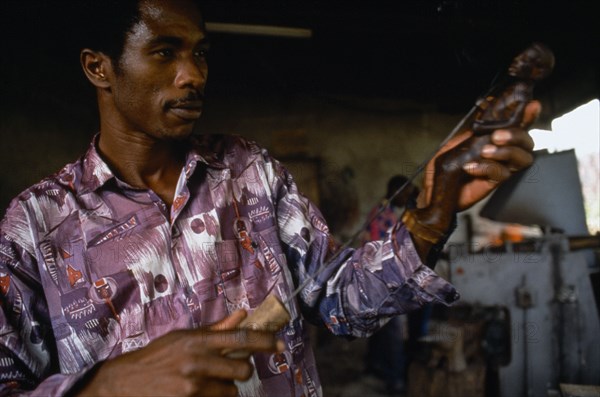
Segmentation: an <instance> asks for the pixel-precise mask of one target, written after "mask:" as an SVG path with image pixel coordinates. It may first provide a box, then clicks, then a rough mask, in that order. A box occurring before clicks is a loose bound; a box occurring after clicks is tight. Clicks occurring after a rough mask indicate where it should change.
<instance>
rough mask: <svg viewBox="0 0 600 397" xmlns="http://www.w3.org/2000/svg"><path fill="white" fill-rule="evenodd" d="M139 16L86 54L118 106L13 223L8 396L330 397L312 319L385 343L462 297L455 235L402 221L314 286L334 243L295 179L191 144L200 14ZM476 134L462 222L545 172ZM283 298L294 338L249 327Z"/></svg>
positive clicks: (182, 6)
mask: <svg viewBox="0 0 600 397" xmlns="http://www.w3.org/2000/svg"><path fill="white" fill-rule="evenodd" d="M116 4H118V5H121V4H129V2H116ZM125 8H126V7H125ZM133 11H134V13H133V14H132V15H126V17H127V18H126V19H127V21H128V25H126V26H125V28H123V29H122V30H119V31H111V30H110V29H109V28H108V27H107V28H106V30H107V31H106V32H105V33H106V35H105V36H106V37H110V38H114V39H117V40H122V41H120V42H117V45H116V46H114V45H115V42H114V40H112V44H113V46H114V47H111V48H109V47H106V48H102V47H99V46H100V44H98V46H95V47H87V48H85V49H84V50H82V52H81V64H82V67H83V70H84V73H85V74H86V76H87V78H88V79H89V81H90V82H91V83H92V84H93V85H94V86H95V87H96V91H97V98H98V106H99V112H100V132H99V134H98V135H97V136H96V137H95V138H94V140H93V142H92V145H91V146H90V149H89V150H88V152H87V153H86V154H85V155H84V156H83V157H82V158H81V159H80V160H78V161H77V162H75V163H73V164H69V165H67V166H66V167H65V168H64V169H63V170H61V171H60V172H59V173H57V174H56V175H53V176H51V177H49V178H48V179H45V180H44V181H42V182H41V183H39V184H37V185H35V186H33V187H32V188H30V189H28V190H26V191H25V192H24V193H22V194H21V195H20V196H19V197H17V198H16V199H15V200H13V202H12V203H11V205H10V207H9V209H8V210H7V214H6V217H5V219H4V220H3V222H2V225H1V228H0V280H1V283H0V286H1V288H0V291H1V295H0V298H1V299H2V309H3V310H2V314H1V316H0V325H1V327H0V329H1V332H0V345H1V349H0V365H1V366H2V378H1V379H2V385H1V386H0V387H1V390H2V393H3V394H11V393H14V394H25V393H27V392H28V391H31V394H34V395H64V394H69V395H82V396H86V395H87V396H104V395H110V396H115V395H118V396H126V395H136V396H141V395H161V396H165V395H203V396H204V395H235V394H236V393H239V394H240V395H246V396H260V395H274V396H283V395H319V394H320V390H321V388H320V382H319V379H318V375H317V372H316V368H315V363H314V358H313V354H312V352H311V349H310V345H309V344H308V343H307V339H306V333H305V329H304V320H305V319H311V320H313V321H317V322H320V323H322V324H325V325H326V326H327V327H328V328H329V329H330V330H331V331H332V332H333V333H335V334H338V335H352V336H367V335H370V334H371V333H372V332H373V331H375V330H376V329H377V328H378V327H380V326H381V325H382V324H383V323H385V322H386V321H387V320H388V319H389V318H390V317H393V316H395V315H396V314H399V313H403V312H406V311H408V310H412V309H416V308H418V307H419V306H421V305H423V304H424V303H426V302H430V301H440V302H444V303H446V304H449V303H452V302H453V301H455V300H456V299H457V298H458V295H457V293H456V291H455V290H454V288H453V287H452V286H450V285H449V284H447V283H446V282H445V281H443V280H441V279H440V278H439V277H437V276H436V275H435V273H434V272H433V271H432V270H431V269H429V268H428V267H427V266H425V265H424V263H423V262H424V261H425V260H426V258H427V257H428V256H430V255H431V252H435V250H436V248H437V246H438V245H439V244H440V243H441V242H442V240H440V241H436V240H435V239H431V238H429V237H428V236H425V238H422V237H420V236H421V234H423V233H425V234H427V233H426V232H423V230H422V229H420V228H419V227H418V226H416V227H415V226H413V227H414V229H415V230H416V231H415V232H413V233H412V234H411V233H409V231H408V229H407V228H406V227H405V226H404V225H403V224H402V223H398V224H397V225H396V227H395V228H394V230H393V232H392V233H391V235H390V236H389V238H387V239H386V240H383V241H378V242H373V243H369V244H368V245H367V246H366V247H365V249H362V250H356V251H351V250H348V251H347V252H345V253H343V255H340V256H338V257H337V258H338V259H336V260H334V261H332V263H330V264H329V265H328V268H327V270H326V271H324V272H321V273H319V275H318V277H316V276H315V277H313V276H314V275H315V274H316V272H317V271H318V270H319V269H320V268H321V267H322V266H324V264H325V263H326V262H327V261H328V259H330V258H331V257H332V256H333V253H334V251H335V246H334V245H333V244H331V241H332V239H331V237H330V235H329V233H328V229H327V226H326V224H325V222H324V220H323V219H322V217H321V215H320V213H319V211H318V210H317V209H316V208H315V207H314V206H313V205H312V204H311V203H310V202H309V201H308V200H307V199H305V198H304V197H303V196H302V195H300V193H299V192H298V191H297V188H296V185H295V184H294V182H293V179H292V178H291V176H290V175H289V174H288V173H287V171H286V170H285V169H284V168H283V167H282V166H281V165H280V164H279V163H278V162H277V161H276V160H274V159H272V158H271V157H270V156H269V155H268V153H267V152H266V151H265V150H263V149H261V148H260V147H258V146H257V145H256V144H254V143H251V142H247V141H245V140H243V139H242V138H239V137H232V136H203V137H200V138H199V139H195V138H192V137H191V134H192V128H193V125H194V123H195V122H196V121H197V119H198V118H199V117H200V114H201V111H202V105H203V95H202V94H203V90H204V85H205V83H206V77H207V63H206V58H205V53H206V50H207V40H206V33H205V30H204V28H203V22H202V18H201V14H200V12H199V10H198V8H197V7H196V5H195V4H194V3H193V2H192V1H191V0H173V1H161V0H140V1H139V2H137V3H135V7H133ZM124 12H125V11H123V10H120V11H119V12H118V13H115V14H114V15H115V18H121V17H123V16H124V14H123V13H124ZM119 38H120V39H119ZM119 44H120V45H119ZM537 110H539V105H536V104H534V105H531V106H530V107H529V108H528V112H527V118H526V119H525V120H524V123H525V124H524V125H528V123H530V122H531V121H532V120H533V118H534V113H535V112H536V111H537ZM473 139H475V138H469V139H468V140H466V141H464V142H463V143H460V145H462V146H465V147H469V146H470V145H471V142H472V141H473ZM476 139H491V141H490V142H491V143H489V144H488V145H486V146H485V149H484V150H480V151H477V153H475V154H474V155H473V157H472V158H469V162H468V164H469V165H470V166H469V167H468V168H465V169H464V171H462V172H463V173H464V174H468V175H473V176H474V178H470V179H467V178H461V179H460V183H461V189H460V191H459V194H458V195H457V196H456V197H445V198H444V200H450V201H452V203H453V206H455V207H456V208H457V209H458V210H461V209H464V208H466V207H468V206H470V205H471V204H473V203H474V202H476V201H478V200H480V199H481V198H482V197H483V196H485V195H486V194H488V193H489V192H490V191H491V190H492V188H493V187H494V186H495V185H496V184H497V183H498V182H499V181H501V180H504V179H506V178H507V177H508V175H509V174H510V171H509V168H510V169H511V170H512V169H515V170H516V169H521V168H523V167H526V166H528V165H529V164H531V161H532V158H531V154H530V151H531V147H532V142H531V139H530V138H529V136H528V135H527V134H526V133H525V132H524V131H523V130H522V129H514V130H505V131H499V132H498V131H497V132H495V133H494V134H493V135H492V137H491V138H490V137H484V138H476ZM454 144H457V142H454ZM455 152H456V151H455V150H447V151H446V152H445V153H444V154H441V155H440V156H438V160H437V161H436V164H438V165H439V164H442V165H444V164H449V163H452V162H453V161H454V157H453V156H454V153H455ZM461 152H463V151H461ZM462 163H466V162H464V161H463V162H462ZM462 163H461V164H462ZM433 165H434V164H433V163H432V166H433ZM490 165H494V167H493V168H495V169H498V170H500V171H501V172H500V173H499V175H500V178H499V179H494V180H491V178H490V176H491V174H492V172H490V168H491V167H490ZM436 168H437V167H436ZM493 174H494V175H493V176H494V177H495V176H496V174H498V173H497V172H494V173H493ZM436 179H437V171H435V172H434V170H432V171H431V172H429V173H428V178H426V185H425V192H426V194H424V195H423V196H422V197H421V201H420V205H421V212H420V213H419V214H416V215H415V217H416V218H415V217H413V219H412V220H413V221H414V220H415V219H416V220H418V219H420V218H418V217H423V218H425V217H426V216H427V214H434V215H436V216H438V215H440V213H439V210H438V209H437V208H438V207H437V206H438V204H440V203H439V202H437V201H432V200H431V199H430V196H429V195H428V193H427V192H430V191H431V189H432V188H433V187H434V183H435V181H436ZM431 197H435V198H436V199H437V195H436V196H431ZM441 215H443V216H438V217H437V219H439V222H437V223H435V222H428V223H427V228H429V229H431V230H434V231H436V232H440V231H442V230H443V231H444V232H447V231H448V229H449V228H450V224H451V219H452V217H453V214H445V213H443V214H441ZM446 215H447V216H446ZM429 221H431V219H429ZM305 280H312V282H310V283H309V284H307V286H306V288H305V289H304V290H303V291H302V293H301V294H299V295H298V296H296V297H293V296H291V292H292V290H293V289H294V286H296V285H299V284H301V283H303V282H304V281H305ZM270 294H273V295H275V296H277V297H279V298H280V300H281V301H283V302H286V308H287V310H288V311H289V312H290V314H291V317H292V320H291V321H290V323H289V324H288V325H287V326H286V327H285V328H284V329H283V330H281V331H280V332H279V333H277V334H276V335H274V334H273V333H270V332H260V331H251V330H246V329H236V328H239V327H237V325H238V324H239V323H240V321H241V320H242V319H243V318H244V317H245V316H246V312H247V311H252V310H253V309H254V308H256V307H257V306H258V305H260V303H261V302H262V301H263V300H264V298H265V297H266V296H268V295H270ZM232 351H234V352H235V351H241V352H249V353H252V355H251V357H249V358H245V357H244V355H243V354H235V355H231V354H228V352H232ZM242 380H246V382H244V383H240V382H238V383H235V382H237V381H242ZM236 385H237V386H236Z"/></svg>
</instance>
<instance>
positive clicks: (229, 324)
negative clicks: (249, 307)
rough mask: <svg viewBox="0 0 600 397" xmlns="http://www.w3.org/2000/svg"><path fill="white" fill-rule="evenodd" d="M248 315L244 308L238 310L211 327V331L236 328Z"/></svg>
mask: <svg viewBox="0 0 600 397" xmlns="http://www.w3.org/2000/svg"><path fill="white" fill-rule="evenodd" d="M247 316H248V313H247V312H246V311H245V310H244V309H240V310H236V311H235V312H233V313H231V314H230V315H229V316H227V317H225V318H224V319H223V320H221V321H219V322H218V323H215V324H213V325H211V326H210V327H209V329H210V330H211V331H223V330H226V329H234V328H235V327H237V326H238V325H240V323H241V322H242V321H243V320H244V319H245V318H246V317H247Z"/></svg>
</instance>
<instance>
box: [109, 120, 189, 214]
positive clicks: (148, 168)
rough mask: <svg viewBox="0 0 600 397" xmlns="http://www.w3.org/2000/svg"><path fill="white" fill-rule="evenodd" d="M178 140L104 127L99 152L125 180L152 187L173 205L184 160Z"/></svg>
mask: <svg viewBox="0 0 600 397" xmlns="http://www.w3.org/2000/svg"><path fill="white" fill-rule="evenodd" d="M181 146H182V145H181V144H180V143H179V142H175V141H172V142H169V141H164V140H159V139H156V138H152V137H150V136H148V135H145V134H142V133H133V132H118V133H115V132H114V131H111V130H101V132H100V137H99V140H98V151H99V153H100V154H101V155H102V157H103V158H104V160H105V161H106V162H107V163H108V164H109V165H110V167H111V169H112V170H113V172H114V173H115V175H117V176H118V177H119V179H121V180H122V181H123V182H126V183H127V184H129V185H131V186H133V187H136V188H142V189H151V190H153V191H154V192H155V193H156V194H157V195H158V196H159V197H161V199H162V200H163V201H164V202H165V203H166V204H167V205H170V204H171V203H172V201H173V195H174V193H175V188H176V186H177V181H178V179H179V175H180V173H181V169H182V167H183V165H184V162H185V152H184V151H183V150H182V148H181Z"/></svg>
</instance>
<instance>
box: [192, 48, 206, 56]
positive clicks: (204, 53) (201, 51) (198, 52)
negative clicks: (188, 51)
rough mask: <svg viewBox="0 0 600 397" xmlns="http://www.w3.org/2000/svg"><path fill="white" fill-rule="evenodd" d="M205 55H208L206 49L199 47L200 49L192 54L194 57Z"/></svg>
mask: <svg viewBox="0 0 600 397" xmlns="http://www.w3.org/2000/svg"><path fill="white" fill-rule="evenodd" d="M206 55H208V50H206V49H204V48H203V49H201V50H197V51H196V52H194V56H195V57H196V58H206Z"/></svg>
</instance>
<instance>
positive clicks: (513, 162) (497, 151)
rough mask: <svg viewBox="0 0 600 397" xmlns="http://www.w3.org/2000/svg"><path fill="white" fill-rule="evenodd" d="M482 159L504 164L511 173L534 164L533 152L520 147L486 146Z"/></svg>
mask: <svg viewBox="0 0 600 397" xmlns="http://www.w3.org/2000/svg"><path fill="white" fill-rule="evenodd" d="M481 157H483V158H484V159H487V160H495V161H499V162H502V163H503V164H504V165H506V166H507V167H508V168H509V169H510V170H511V171H518V170H521V169H523V168H526V167H529V166H530V165H531V164H532V163H533V155H532V154H531V152H530V151H528V150H525V149H521V148H518V147H504V146H494V145H486V146H485V147H484V148H483V150H482V152H481Z"/></svg>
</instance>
